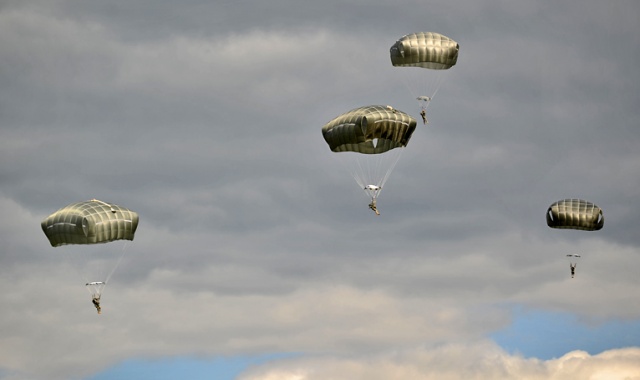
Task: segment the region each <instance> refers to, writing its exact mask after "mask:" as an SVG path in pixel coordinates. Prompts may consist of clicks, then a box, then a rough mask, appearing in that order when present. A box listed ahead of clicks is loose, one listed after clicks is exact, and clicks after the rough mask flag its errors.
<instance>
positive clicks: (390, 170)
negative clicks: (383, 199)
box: [378, 148, 404, 194]
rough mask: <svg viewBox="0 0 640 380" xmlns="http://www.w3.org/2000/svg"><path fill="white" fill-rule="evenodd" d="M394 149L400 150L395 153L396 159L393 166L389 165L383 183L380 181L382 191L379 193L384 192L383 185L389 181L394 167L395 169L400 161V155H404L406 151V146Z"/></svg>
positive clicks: (392, 163)
mask: <svg viewBox="0 0 640 380" xmlns="http://www.w3.org/2000/svg"><path fill="white" fill-rule="evenodd" d="M394 150H397V151H398V152H397V154H396V155H395V157H394V160H393V161H392V162H391V166H389V168H388V169H387V172H386V173H385V174H384V178H383V179H382V183H380V191H378V194H380V193H381V192H382V187H383V186H384V184H385V183H387V180H388V179H389V176H390V175H391V172H392V171H393V169H395V167H396V165H397V164H398V161H400V156H402V153H403V152H404V148H396V149H394Z"/></svg>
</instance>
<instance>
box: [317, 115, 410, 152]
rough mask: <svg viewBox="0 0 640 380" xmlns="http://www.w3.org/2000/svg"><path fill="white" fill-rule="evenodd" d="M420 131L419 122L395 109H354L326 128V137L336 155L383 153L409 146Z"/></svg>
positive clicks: (324, 133)
mask: <svg viewBox="0 0 640 380" xmlns="http://www.w3.org/2000/svg"><path fill="white" fill-rule="evenodd" d="M415 129H416V120H415V119H414V118H413V117H411V116H409V115H408V114H406V113H404V112H401V111H398V110H396V109H394V108H393V107H391V106H382V105H371V106H364V107H360V108H356V109H353V110H351V111H349V112H346V113H344V114H342V115H340V116H338V117H336V118H335V119H333V120H331V121H330V122H328V123H327V124H325V125H324V126H323V127H322V135H323V136H324V139H325V141H326V142H327V144H329V147H330V148H331V150H332V151H334V152H357V153H363V154H380V153H384V152H386V151H389V150H391V149H395V148H400V147H405V146H406V145H407V144H408V143H409V139H411V134H413V131H414V130H415Z"/></svg>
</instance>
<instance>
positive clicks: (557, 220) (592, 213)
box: [547, 199, 604, 231]
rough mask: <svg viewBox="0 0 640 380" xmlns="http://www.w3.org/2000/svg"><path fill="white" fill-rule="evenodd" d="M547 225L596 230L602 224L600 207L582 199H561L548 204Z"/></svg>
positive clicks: (602, 218)
mask: <svg viewBox="0 0 640 380" xmlns="http://www.w3.org/2000/svg"><path fill="white" fill-rule="evenodd" d="M547 225H548V226H549V227H551V228H565V229H573V230H584V231H597V230H599V229H601V228H602V227H603V226H604V215H602V209H601V208H600V207H598V206H596V205H595V204H593V203H591V202H588V201H585V200H582V199H563V200H561V201H557V202H555V203H553V204H552V205H551V206H549V209H548V210H547Z"/></svg>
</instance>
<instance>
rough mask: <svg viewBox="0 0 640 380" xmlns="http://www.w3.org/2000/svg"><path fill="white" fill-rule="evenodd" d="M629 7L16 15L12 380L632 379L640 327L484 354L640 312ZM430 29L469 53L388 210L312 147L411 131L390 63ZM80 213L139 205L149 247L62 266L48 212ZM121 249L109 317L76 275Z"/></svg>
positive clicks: (2, 374)
mask: <svg viewBox="0 0 640 380" xmlns="http://www.w3.org/2000/svg"><path fill="white" fill-rule="evenodd" d="M639 16H640V6H639V5H638V4H637V2H635V1H616V2H613V3H608V2H601V1H591V0H588V1H583V0H580V1H578V0H575V1H565V2H563V3H562V4H549V5H541V4H535V3H532V2H524V1H521V2H520V1H518V2H513V1H499V0H487V1H472V0H468V1H467V0H460V1H446V2H445V1H438V2H430V3H429V4H425V3H424V2H422V1H401V2H399V3H398V2H383V1H347V2H340V1H333V0H329V1H322V2H313V3H311V2H309V3H300V2H295V1H288V0H276V1H270V2H255V3H254V2H252V1H249V0H244V1H243V0H238V1H229V2H226V3H221V2H206V1H196V0H189V1H181V2H173V1H137V2H130V1H118V0H109V1H71V0H57V1H45V0H42V1H3V2H0V83H2V85H1V86H0V162H2V165H1V166H0V210H1V211H2V217H0V241H2V242H3V248H2V250H0V260H1V263H2V265H0V289H1V291H0V303H1V304H2V305H3V306H2V311H0V342H1V343H0V379H12V380H14V379H69V378H81V377H86V376H90V375H92V374H95V373H98V372H100V371H102V370H104V369H106V368H109V367H110V366H113V365H116V364H117V363H119V362H121V361H123V360H126V359H132V358H162V357H171V356H174V355H175V356H185V355H194V356H200V357H201V356H204V357H216V356H230V355H245V354H269V353H283V352H284V353H297V354H298V355H296V356H295V357H294V358H291V359H286V360H280V361H274V362H273V363H268V364H265V366H264V367H260V368H256V369H252V370H250V371H248V372H246V373H245V374H244V375H243V376H241V379H242V380H256V379H263V380H272V379H278V380H289V379H291V380H293V379H297V380H311V379H327V378H340V379H354V378H367V379H378V378H379V379H390V378H403V379H414V378H415V379H418V378H420V379H424V378H434V379H435V378H438V379H449V378H451V379H455V378H491V377H494V378H495V377H505V378H523V377H528V378H532V379H538V378H540V379H543V378H544V379H549V378H550V379H553V378H558V379H560V378H568V377H572V378H586V377H588V376H593V378H624V376H633V375H635V376H636V377H637V376H638V373H640V368H639V367H638V364H637V363H639V362H640V360H639V359H638V356H639V355H640V353H639V352H638V350H639V348H638V346H640V332H638V331H631V332H630V334H632V336H634V337H635V338H636V343H635V344H634V346H635V347H630V348H625V347H620V346H619V345H617V344H616V342H615V341H612V342H610V347H611V348H612V350H609V351H606V352H603V353H593V352H592V353H589V354H587V353H586V352H584V351H573V352H570V353H567V354H566V355H565V356H563V357H561V358H554V359H550V360H541V359H538V358H526V357H522V356H521V355H518V354H517V353H515V354H514V353H508V352H505V351H504V350H503V349H501V348H499V347H497V346H496V345H495V344H494V343H493V342H491V341H489V340H488V339H487V336H489V335H490V334H492V333H494V332H496V331H499V330H501V329H504V328H506V327H508V326H509V325H510V323H511V322H512V317H513V316H512V309H513V307H521V308H524V309H531V310H542V311H552V312H564V313H571V314H572V315H575V316H576V318H577V319H578V320H579V321H581V323H585V324H587V325H589V326H598V325H599V324H602V323H604V322H607V321H640V306H639V305H640V304H639V303H638V302H637V295H638V288H639V286H640V279H639V278H638V276H637V268H638V266H639V264H640V252H639V247H640V235H638V233H637V228H638V215H640V202H638V188H640V150H639V149H638V147H639V146H640V131H639V130H638V121H637V120H638V116H639V113H640V111H639V110H638V105H639V104H640V96H639V94H640V76H639V75H638V74H637V62H639V61H640V45H639V44H638V40H637V36H638V34H639V33H640V27H639V26H638V18H639ZM416 31H437V32H440V33H443V34H445V35H447V36H449V37H451V38H453V39H455V40H456V41H458V42H459V44H460V56H459V59H458V64H457V65H456V66H455V67H454V68H453V69H451V72H450V73H448V75H447V78H446V81H445V83H444V84H443V85H442V88H441V89H440V91H439V92H438V96H437V97H436V98H435V99H434V101H433V102H432V103H431V105H430V107H429V121H430V123H429V124H428V125H427V126H423V125H419V126H418V129H417V130H416V132H415V133H414V135H413V137H412V139H411V142H410V144H409V145H408V147H407V149H406V151H405V152H404V153H403V156H402V158H401V160H400V162H399V164H398V166H397V167H396V169H395V171H394V172H393V174H392V175H391V178H390V180H389V182H388V183H387V186H386V187H385V191H384V193H383V194H382V195H381V197H380V200H379V201H378V206H379V208H380V210H381V212H382V215H381V216H379V217H376V216H375V215H374V214H373V213H371V211H370V210H368V208H367V203H368V199H367V198H365V197H364V196H362V194H361V193H362V191H361V190H360V189H358V188H357V185H356V184H355V182H354V181H353V180H352V179H351V177H350V176H349V174H348V173H347V172H346V171H345V170H344V169H343V168H342V167H341V166H340V164H339V162H338V161H337V160H336V159H335V157H334V153H332V152H331V151H330V150H329V148H328V147H327V146H326V144H325V142H324V140H323V139H322V135H321V133H320V128H321V127H322V125H324V124H325V123H326V122H327V121H329V120H330V119H332V118H334V117H335V116H337V115H339V114H341V113H343V112H345V111H348V110H350V109H353V108H356V107H359V106H363V105H368V104H391V105H393V106H394V107H396V108H398V109H400V110H402V111H405V112H407V113H410V114H412V115H413V116H414V117H418V115H417V113H418V110H417V106H416V103H415V101H414V99H413V98H412V96H411V95H410V93H409V92H408V91H407V88H406V86H405V85H404V84H403V82H402V81H400V80H399V79H398V76H397V75H396V74H397V72H396V70H397V69H395V68H393V67H392V66H391V64H390V62H389V56H388V54H389V53H388V50H389V47H390V46H391V45H392V44H393V43H394V42H395V40H396V39H397V38H399V37H401V36H402V35H404V34H407V33H412V32H416ZM572 197H576V198H584V199H587V200H590V201H592V202H595V203H596V204H597V205H599V206H600V207H602V208H603V209H604V215H605V226H604V228H603V230H601V231H598V232H594V233H589V232H583V231H560V230H552V229H549V228H548V227H547V226H546V223H545V219H544V213H545V211H546V208H547V207H548V206H549V205H550V204H551V203H553V202H555V201H557V200H559V199H563V198H572ZM91 198H98V199H101V200H104V201H107V202H113V203H116V204H119V205H122V206H125V207H128V208H131V209H133V210H135V211H137V212H138V213H139V214H140V225H139V228H138V231H137V234H136V238H135V241H133V242H130V243H128V244H126V245H125V244H121V242H117V243H113V244H109V245H104V246H100V247H92V248H90V249H89V248H88V249H86V250H85V249H84V248H80V249H78V248H77V247H63V248H55V249H54V248H51V247H50V246H49V244H48V242H47V240H46V238H45V236H44V234H43V233H42V231H41V229H40V226H39V224H40V221H41V220H42V219H43V218H44V217H46V216H47V215H49V214H50V213H52V212H54V211H55V210H57V209H58V208H60V207H63V206H65V205H67V204H69V203H72V202H77V201H83V200H88V199H91ZM122 249H125V250H126V255H125V259H124V260H123V262H122V263H121V265H120V266H119V267H118V270H117V272H116V274H115V275H114V277H113V278H112V281H111V283H110V284H109V286H108V288H107V290H106V292H105V295H104V297H103V309H104V313H103V314H102V315H100V316H97V315H96V313H95V310H94V309H93V308H92V306H91V304H90V298H89V297H88V295H87V293H86V292H85V290H84V289H82V288H83V286H82V285H83V281H84V280H85V279H84V278H83V273H85V272H84V271H86V270H87V268H90V267H93V264H95V262H94V263H92V262H91V261H92V260H91V258H92V257H96V256H97V255H102V256H108V257H113V256H114V252H115V256H116V258H117V255H118V254H119V253H120V252H121V250H122ZM85 253H86V255H85ZM567 253H579V254H581V255H582V260H581V262H580V263H579V267H578V273H577V276H576V278H574V279H571V278H570V276H569V269H568V265H567V262H566V261H565V257H564V256H565V254H567ZM79 256H89V260H87V261H88V262H86V263H80V261H81V260H78V259H77V258H78V257H79ZM100 263H101V262H100ZM553 344H554V342H549V345H550V346H552V345H553ZM96 347H99V349H96ZM580 348H581V347H576V350H579V349H580ZM461 361H464V362H465V363H466V364H465V365H464V366H460V365H458V363H460V362H461ZM452 363H454V364H452ZM576 363H579V364H576ZM615 371H619V372H615ZM376 376H377V377H376ZM474 376H475V377H474ZM598 376H600V377H598ZM606 376H609V377H606Z"/></svg>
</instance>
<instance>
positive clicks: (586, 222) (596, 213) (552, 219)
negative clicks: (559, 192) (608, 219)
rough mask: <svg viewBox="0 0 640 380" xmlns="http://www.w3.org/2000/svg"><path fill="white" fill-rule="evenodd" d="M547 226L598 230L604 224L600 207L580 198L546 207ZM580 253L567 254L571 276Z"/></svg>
mask: <svg viewBox="0 0 640 380" xmlns="http://www.w3.org/2000/svg"><path fill="white" fill-rule="evenodd" d="M547 226H549V227H551V228H559V229H572V230H581V231H598V230H600V229H602V227H603V226H604V215H602V209H601V208H600V207H598V206H596V205H595V204H593V203H591V202H588V201H585V200H582V199H563V200H561V201H557V202H555V203H553V204H552V205H551V206H549V208H548V209H547ZM580 257H581V255H578V254H567V259H568V260H569V268H570V269H571V278H573V277H574V276H575V269H576V266H577V264H578V259H579V258H580Z"/></svg>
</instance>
